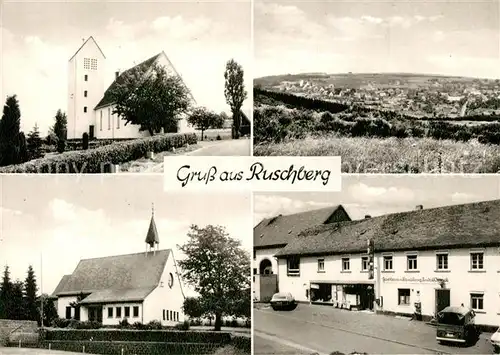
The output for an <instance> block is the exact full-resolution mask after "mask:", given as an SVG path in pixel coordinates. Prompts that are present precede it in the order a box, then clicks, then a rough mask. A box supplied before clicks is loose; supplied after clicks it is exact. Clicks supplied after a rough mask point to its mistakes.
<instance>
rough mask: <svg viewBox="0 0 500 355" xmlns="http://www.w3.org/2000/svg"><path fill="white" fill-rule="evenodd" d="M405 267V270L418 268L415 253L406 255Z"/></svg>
mask: <svg viewBox="0 0 500 355" xmlns="http://www.w3.org/2000/svg"><path fill="white" fill-rule="evenodd" d="M406 268H407V270H411V271H414V270H418V268H417V256H416V255H407V256H406Z"/></svg>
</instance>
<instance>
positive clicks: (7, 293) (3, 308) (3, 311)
mask: <svg viewBox="0 0 500 355" xmlns="http://www.w3.org/2000/svg"><path fill="white" fill-rule="evenodd" d="M11 305H12V281H11V280H10V271H9V267H8V266H5V269H4V271H3V277H2V285H1V288H0V319H9V318H10V316H11V309H12V307H11Z"/></svg>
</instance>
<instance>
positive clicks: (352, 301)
mask: <svg viewBox="0 0 500 355" xmlns="http://www.w3.org/2000/svg"><path fill="white" fill-rule="evenodd" d="M499 217H500V200H495V201H485V202H480V203H471V204H464V205H455V206H445V207H439V208H432V209H422V208H421V206H418V208H417V209H416V210H414V211H408V212H403V213H394V214H388V215H383V216H379V217H374V218H371V217H369V216H367V218H365V219H363V220H356V221H348V222H339V223H331V224H323V225H318V226H317V227H316V228H311V229H309V230H306V231H303V232H302V233H299V235H298V236H297V237H295V238H292V239H290V241H289V243H288V244H287V245H286V246H284V247H282V248H281V249H280V250H279V251H278V252H275V257H276V258H277V260H278V271H277V274H278V284H279V290H280V291H284V292H291V293H292V294H293V295H294V297H295V298H296V299H297V300H298V301H302V302H307V303H318V304H326V305H330V306H332V307H338V308H346V309H369V310H373V311H375V312H378V313H386V314H395V315H405V316H410V317H417V319H420V318H421V319H423V320H429V319H432V318H433V317H434V315H435V314H436V313H437V312H439V311H440V310H442V309H443V308H445V307H446V306H448V305H451V306H460V305H462V304H463V305H464V306H466V307H470V308H472V309H474V310H475V312H476V323H477V324H481V325H486V326H498V324H500V232H499V231H500V218H499ZM368 241H372V243H373V252H370V250H368V247H367V245H368V243H367V242H368ZM370 260H373V264H372V266H371V265H370Z"/></svg>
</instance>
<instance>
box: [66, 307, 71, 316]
mask: <svg viewBox="0 0 500 355" xmlns="http://www.w3.org/2000/svg"><path fill="white" fill-rule="evenodd" d="M66 319H71V307H70V306H68V307H66Z"/></svg>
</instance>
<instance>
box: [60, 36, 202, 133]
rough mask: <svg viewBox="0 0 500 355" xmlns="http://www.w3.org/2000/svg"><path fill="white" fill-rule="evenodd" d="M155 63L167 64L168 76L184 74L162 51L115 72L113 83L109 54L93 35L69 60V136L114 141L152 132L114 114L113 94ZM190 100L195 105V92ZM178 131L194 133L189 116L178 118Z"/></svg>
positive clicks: (150, 68)
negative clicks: (108, 74) (85, 135)
mask: <svg viewBox="0 0 500 355" xmlns="http://www.w3.org/2000/svg"><path fill="white" fill-rule="evenodd" d="M154 65H160V66H162V67H164V68H165V69H166V70H167V72H168V74H169V75H174V76H178V77H181V76H180V75H179V73H178V72H177V71H176V70H175V68H174V66H173V65H172V63H171V62H170V60H169V58H168V57H167V55H166V54H165V52H163V51H162V52H160V53H158V54H156V55H155V56H153V57H151V58H149V59H147V60H145V61H143V62H141V63H139V64H137V65H136V66H134V67H132V68H130V69H128V70H125V71H123V72H121V73H120V72H119V71H115V77H114V80H113V82H111V83H109V82H106V73H107V70H108V68H107V62H106V56H105V55H104V53H103V51H102V50H101V48H100V47H99V45H98V44H97V42H96V40H95V39H94V38H93V37H92V36H91V37H89V38H88V39H87V40H86V41H84V43H83V44H82V46H81V47H80V48H79V49H78V50H77V51H76V52H75V54H74V55H73V56H72V57H71V58H70V59H69V63H68V112H67V119H68V122H67V139H68V140H81V139H82V137H83V134H84V133H87V134H88V135H89V138H90V139H111V140H115V139H116V140H119V139H134V138H141V137H146V136H148V135H149V132H147V131H140V130H139V128H140V126H139V125H133V124H127V125H125V123H126V121H125V120H123V118H121V117H119V116H118V115H116V114H113V106H114V102H113V99H112V95H110V93H111V92H112V91H113V90H114V88H115V87H116V86H117V85H119V84H120V83H124V82H126V81H128V80H130V78H132V77H135V76H133V74H134V75H135V74H136V73H137V72H139V73H141V75H144V76H147V75H149V74H150V73H151V71H152V68H153V67H154ZM184 85H185V84H184ZM106 88H107V89H106ZM188 91H189V90H188ZM189 92H190V91H189ZM190 95H191V94H190ZM191 100H192V102H193V104H196V101H195V99H194V98H193V96H192V95H191ZM177 132H179V133H184V132H194V128H193V127H191V126H189V125H188V124H187V121H186V117H181V119H180V120H179V122H178V126H177Z"/></svg>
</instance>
